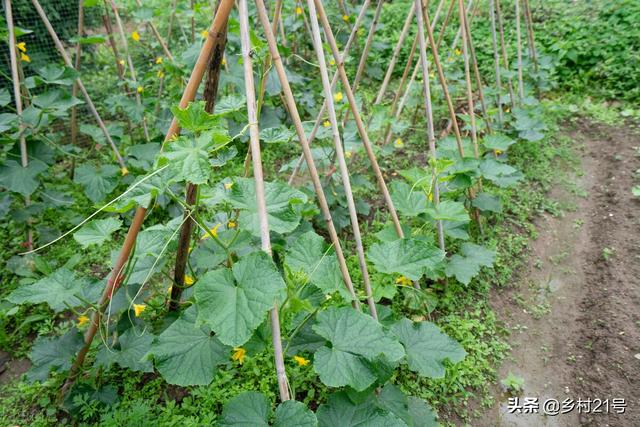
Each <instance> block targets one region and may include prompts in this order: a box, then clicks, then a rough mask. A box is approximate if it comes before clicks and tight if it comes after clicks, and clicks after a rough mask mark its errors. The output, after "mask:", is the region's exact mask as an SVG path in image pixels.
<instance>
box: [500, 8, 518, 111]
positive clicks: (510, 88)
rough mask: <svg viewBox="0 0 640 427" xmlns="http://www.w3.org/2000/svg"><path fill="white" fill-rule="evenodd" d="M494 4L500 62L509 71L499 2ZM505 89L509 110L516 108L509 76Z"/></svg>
mask: <svg viewBox="0 0 640 427" xmlns="http://www.w3.org/2000/svg"><path fill="white" fill-rule="evenodd" d="M495 2H496V17H497V18H498V32H499V34H500V50H501V52H502V62H503V65H504V68H505V69H506V70H507V71H508V70H509V58H508V56H507V44H506V43H505V41H504V25H503V23H502V12H501V10H500V0H495ZM507 87H508V88H509V98H510V99H511V108H515V107H516V97H515V95H514V92H513V78H512V77H511V76H509V77H508V78H507Z"/></svg>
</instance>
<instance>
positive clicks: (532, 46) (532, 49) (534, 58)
mask: <svg viewBox="0 0 640 427" xmlns="http://www.w3.org/2000/svg"><path fill="white" fill-rule="evenodd" d="M523 1H524V3H523V4H524V17H525V22H526V25H527V37H528V39H529V56H530V57H531V62H533V70H534V71H535V72H536V73H537V72H538V54H537V52H536V42H535V37H534V33H533V15H532V14H531V8H530V7H529V0H523Z"/></svg>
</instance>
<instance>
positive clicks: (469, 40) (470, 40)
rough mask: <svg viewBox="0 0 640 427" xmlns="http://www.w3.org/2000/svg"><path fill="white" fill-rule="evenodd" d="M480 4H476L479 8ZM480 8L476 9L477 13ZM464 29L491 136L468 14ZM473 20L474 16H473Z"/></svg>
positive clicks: (479, 96)
mask: <svg viewBox="0 0 640 427" xmlns="http://www.w3.org/2000/svg"><path fill="white" fill-rule="evenodd" d="M479 4H480V3H476V6H478V5H479ZM477 10H478V8H476V9H474V11H475V12H477ZM464 18H465V19H464V29H465V31H466V33H467V44H468V45H469V55H470V59H471V65H472V67H473V75H474V78H475V80H476V87H477V90H478V98H479V99H480V110H481V111H482V115H483V116H484V120H485V125H486V126H487V133H489V134H491V132H492V130H491V119H490V117H489V113H488V112H487V104H486V102H485V99H484V89H483V87H482V78H481V77H480V70H479V68H478V57H477V56H476V48H475V47H474V45H473V37H472V36H471V24H470V21H471V18H469V17H468V16H467V15H466V14H465V17H464ZM472 18H473V15H472Z"/></svg>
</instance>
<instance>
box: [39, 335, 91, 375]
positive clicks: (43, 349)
mask: <svg viewBox="0 0 640 427" xmlns="http://www.w3.org/2000/svg"><path fill="white" fill-rule="evenodd" d="M83 344H84V340H83V339H82V335H81V334H80V332H78V330H77V329H76V328H72V329H71V330H69V332H67V333H66V334H64V335H63V336H61V337H38V339H36V341H35V343H34V344H33V349H32V350H31V354H30V355H29V358H30V359H31V363H32V364H33V366H32V367H31V369H30V370H29V371H28V372H27V378H28V379H29V381H44V380H46V379H47V377H48V376H49V372H51V371H52V370H53V371H56V372H63V371H68V370H69V369H70V368H71V362H72V360H73V357H74V356H75V354H76V352H77V351H78V350H80V348H82V345H83Z"/></svg>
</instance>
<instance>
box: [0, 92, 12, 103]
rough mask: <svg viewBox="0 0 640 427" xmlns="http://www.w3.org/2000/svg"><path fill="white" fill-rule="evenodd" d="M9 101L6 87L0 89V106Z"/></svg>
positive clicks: (9, 97) (9, 95)
mask: <svg viewBox="0 0 640 427" xmlns="http://www.w3.org/2000/svg"><path fill="white" fill-rule="evenodd" d="M10 102H11V94H10V93H9V90H8V89H6V88H5V89H0V107H6V106H7V105H9V103H10Z"/></svg>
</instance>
